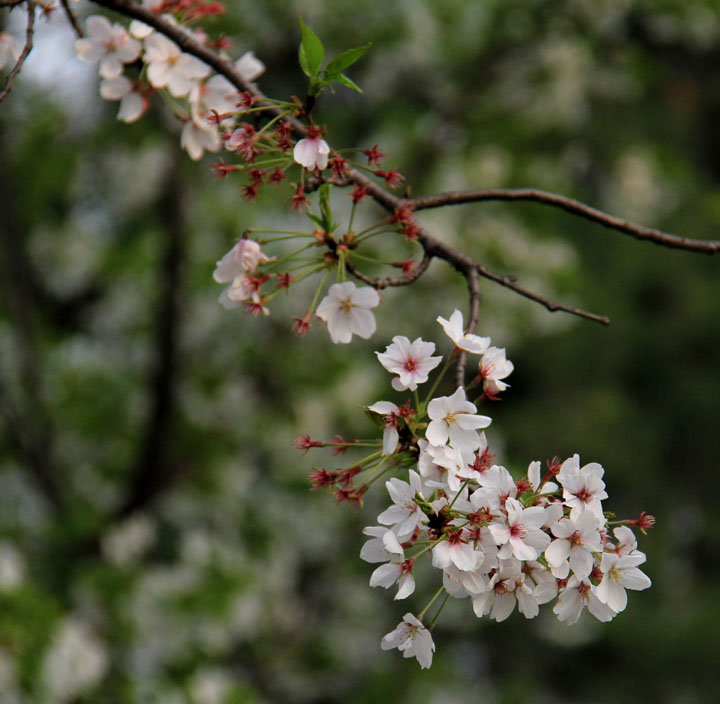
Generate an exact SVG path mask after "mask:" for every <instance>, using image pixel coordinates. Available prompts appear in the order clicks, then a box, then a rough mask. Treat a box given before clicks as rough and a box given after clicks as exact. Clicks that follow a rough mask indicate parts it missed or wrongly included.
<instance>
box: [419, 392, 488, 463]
mask: <svg viewBox="0 0 720 704" xmlns="http://www.w3.org/2000/svg"><path fill="white" fill-rule="evenodd" d="M427 412H428V415H429V416H430V423H429V424H428V427H427V430H426V431H425V437H427V439H428V441H429V442H430V443H431V444H433V445H445V444H448V443H449V444H450V445H451V446H452V447H454V448H455V449H457V450H460V451H461V452H474V451H475V450H476V449H477V448H478V447H480V444H481V439H480V434H479V433H478V430H479V429H480V428H487V426H488V425H490V423H491V422H492V419H490V418H488V417H487V416H480V415H477V413H476V412H477V409H476V408H475V405H474V404H473V403H470V401H468V400H467V398H466V397H465V389H463V387H462V386H460V387H458V389H457V390H456V391H455V393H454V394H453V395H452V396H440V397H439V398H434V399H433V400H432V401H430V403H429V404H428V408H427Z"/></svg>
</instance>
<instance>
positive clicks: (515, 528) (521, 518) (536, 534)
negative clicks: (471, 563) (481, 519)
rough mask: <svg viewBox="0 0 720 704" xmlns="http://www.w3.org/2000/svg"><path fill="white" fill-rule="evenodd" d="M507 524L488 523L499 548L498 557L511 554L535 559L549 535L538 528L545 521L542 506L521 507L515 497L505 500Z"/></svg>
mask: <svg viewBox="0 0 720 704" xmlns="http://www.w3.org/2000/svg"><path fill="white" fill-rule="evenodd" d="M505 510H506V511H507V525H505V524H504V523H492V524H490V532H491V533H492V534H493V538H495V542H496V543H497V544H498V546H502V547H501V548H500V552H499V553H498V557H500V558H508V557H510V555H511V554H512V555H513V556H514V557H515V558H517V559H518V560H535V559H537V557H538V555H539V554H540V553H542V551H543V550H545V548H546V547H547V546H548V544H549V543H550V536H549V535H548V534H547V533H545V532H543V531H542V530H540V526H542V525H543V523H545V509H544V508H543V507H542V506H531V507H530V508H523V505H522V504H521V503H520V502H519V501H517V500H516V499H508V500H507V501H506V502H505Z"/></svg>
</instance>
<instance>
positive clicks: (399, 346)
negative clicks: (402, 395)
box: [375, 335, 442, 391]
mask: <svg viewBox="0 0 720 704" xmlns="http://www.w3.org/2000/svg"><path fill="white" fill-rule="evenodd" d="M434 351H435V343H434V342H424V341H423V340H422V338H419V337H418V338H417V339H416V340H413V342H410V340H408V338H407V337H404V336H403V335H396V336H395V337H393V341H392V344H391V345H388V346H387V347H386V348H385V351H384V352H375V354H376V355H377V358H378V360H379V361H380V364H382V365H383V367H385V369H387V370H388V371H389V372H390V373H391V374H397V376H396V377H395V378H394V379H393V380H392V387H393V389H395V391H405V390H409V391H415V389H417V386H418V384H424V383H425V382H426V381H427V380H428V374H429V373H430V372H431V371H432V370H433V369H435V367H437V365H438V364H440V362H441V361H442V357H433V356H431V355H432V353H433V352H434Z"/></svg>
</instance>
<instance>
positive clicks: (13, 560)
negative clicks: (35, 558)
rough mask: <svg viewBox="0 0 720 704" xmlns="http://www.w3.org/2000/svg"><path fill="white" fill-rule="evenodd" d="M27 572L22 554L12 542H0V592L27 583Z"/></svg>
mask: <svg viewBox="0 0 720 704" xmlns="http://www.w3.org/2000/svg"><path fill="white" fill-rule="evenodd" d="M26 571H27V566H26V563H25V558H24V557H23V555H22V553H21V552H20V551H19V550H18V549H17V548H16V547H15V546H14V545H13V544H12V543H11V542H9V541H6V540H3V541H2V542H0V591H10V590H12V589H16V588H17V587H19V586H20V585H21V584H22V583H23V582H24V581H25V572H26Z"/></svg>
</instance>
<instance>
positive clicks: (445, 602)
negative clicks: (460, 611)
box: [427, 592, 450, 631]
mask: <svg viewBox="0 0 720 704" xmlns="http://www.w3.org/2000/svg"><path fill="white" fill-rule="evenodd" d="M449 598H450V593H449V592H448V593H446V594H445V598H444V599H443V602H442V604H440V608H439V609H438V610H437V613H436V614H435V616H433V620H432V621H430V625H429V626H428V627H427V629H428V631H432V629H433V628H434V627H435V622H436V621H437V620H438V616H439V615H440V612H441V611H442V610H443V609H444V608H445V604H447V600H448V599H449Z"/></svg>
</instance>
